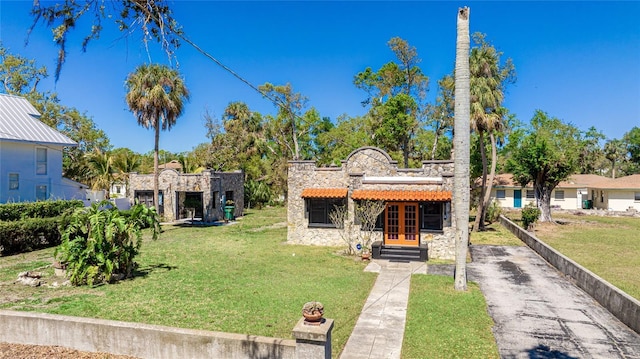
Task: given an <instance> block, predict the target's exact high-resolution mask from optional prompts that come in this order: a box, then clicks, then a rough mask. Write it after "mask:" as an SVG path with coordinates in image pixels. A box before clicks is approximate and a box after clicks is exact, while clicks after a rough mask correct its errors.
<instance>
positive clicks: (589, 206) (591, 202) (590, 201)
mask: <svg viewBox="0 0 640 359" xmlns="http://www.w3.org/2000/svg"><path fill="white" fill-rule="evenodd" d="M592 208H593V200H591V199H588V200H587V209H592Z"/></svg>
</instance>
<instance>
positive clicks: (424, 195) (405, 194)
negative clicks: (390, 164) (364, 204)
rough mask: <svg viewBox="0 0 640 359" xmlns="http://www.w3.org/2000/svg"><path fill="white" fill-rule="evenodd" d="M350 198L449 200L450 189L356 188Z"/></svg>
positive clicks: (421, 200) (422, 200)
mask: <svg viewBox="0 0 640 359" xmlns="http://www.w3.org/2000/svg"><path fill="white" fill-rule="evenodd" d="M351 198H352V199H354V200H375V201H379V200H383V201H420V202H424V201H451V191H402V190H370V189H357V190H355V191H353V194H352V195H351Z"/></svg>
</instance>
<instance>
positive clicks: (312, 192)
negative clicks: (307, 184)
mask: <svg viewBox="0 0 640 359" xmlns="http://www.w3.org/2000/svg"><path fill="white" fill-rule="evenodd" d="M346 196H347V189H346V188H305V189H303V190H302V195H300V197H302V198H345V197H346Z"/></svg>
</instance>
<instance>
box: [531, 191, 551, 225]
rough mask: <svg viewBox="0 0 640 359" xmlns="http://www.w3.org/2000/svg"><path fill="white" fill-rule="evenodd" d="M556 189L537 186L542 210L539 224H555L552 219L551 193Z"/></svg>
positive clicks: (539, 205)
mask: <svg viewBox="0 0 640 359" xmlns="http://www.w3.org/2000/svg"><path fill="white" fill-rule="evenodd" d="M554 187H555V186H554ZM554 187H545V186H542V185H540V184H535V190H536V194H537V195H539V198H537V200H538V207H539V208H540V218H538V221H539V222H551V223H553V219H552V218H551V192H552V191H553V188H554Z"/></svg>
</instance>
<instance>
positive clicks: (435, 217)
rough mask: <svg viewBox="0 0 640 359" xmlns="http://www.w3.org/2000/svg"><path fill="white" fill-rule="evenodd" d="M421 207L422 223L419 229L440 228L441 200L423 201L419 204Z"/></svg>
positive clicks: (442, 204)
mask: <svg viewBox="0 0 640 359" xmlns="http://www.w3.org/2000/svg"><path fill="white" fill-rule="evenodd" d="M420 207H421V208H422V225H421V229H427V230H435V231H438V230H441V229H442V220H443V217H444V216H443V215H442V212H443V207H444V203H443V202H425V203H423V204H422V205H421V206H420Z"/></svg>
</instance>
